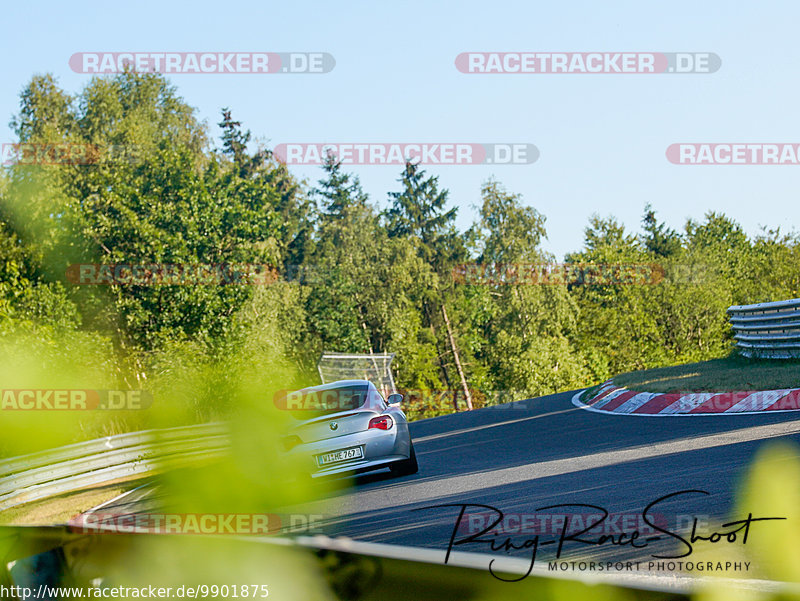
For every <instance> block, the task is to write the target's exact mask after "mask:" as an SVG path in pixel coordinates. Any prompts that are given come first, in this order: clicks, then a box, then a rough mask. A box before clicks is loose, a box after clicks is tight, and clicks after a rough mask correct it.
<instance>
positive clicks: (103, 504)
mask: <svg viewBox="0 0 800 601" xmlns="http://www.w3.org/2000/svg"><path fill="white" fill-rule="evenodd" d="M150 485H151V484H150V483H148V484H142V485H141V486H137V487H136V488H132V489H130V490H126V491H125V492H124V493H122V494H121V495H117V496H116V497H114V498H113V499H109V500H108V501H106V502H105V503H100V505H97V506H96V507H92V508H91V509H88V510H86V511H84V512H83V513H81V514H79V515H91V514H93V513H94V512H95V511H97V510H98V509H102V508H103V507H106V506H108V505H111V504H112V503H116V502H117V501H119V500H120V499H124V498H125V497H127V496H128V495H130V494H132V493H135V492H136V491H137V490H139V489H142V488H144V487H145V486H150ZM76 517H77V516H76Z"/></svg>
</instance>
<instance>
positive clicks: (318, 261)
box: [0, 73, 800, 413]
mask: <svg viewBox="0 0 800 601" xmlns="http://www.w3.org/2000/svg"><path fill="white" fill-rule="evenodd" d="M218 125H219V128H220V129H219V130H218V132H217V135H218V138H217V139H218V140H219V141H220V144H221V145H220V146H219V147H216V146H215V144H214V134H213V133H210V132H209V131H207V126H206V125H205V124H203V123H200V122H199V121H198V120H197V118H196V115H195V111H194V110H193V109H192V108H191V107H190V106H189V105H188V104H187V103H186V102H185V101H184V100H183V99H182V98H180V97H179V96H178V95H177V93H176V90H175V89H174V88H173V87H171V86H170V85H169V83H168V82H167V81H166V80H165V79H163V78H162V77H161V76H158V75H153V74H144V75H143V74H134V73H126V74H122V75H119V76H116V77H113V78H95V79H93V80H92V81H91V82H90V83H89V84H88V85H87V87H86V88H85V89H84V90H83V91H82V92H80V93H79V94H77V95H74V96H73V95H70V94H68V93H67V92H65V91H63V90H61V89H59V87H58V86H57V84H56V82H55V81H54V80H53V78H52V77H50V76H37V77H34V78H33V79H32V81H31V82H30V84H29V85H28V86H27V87H26V89H25V90H24V91H23V93H22V94H21V100H20V110H19V113H18V114H17V115H16V116H15V117H14V118H13V119H12V127H13V128H14V130H15V132H16V134H17V136H18V137H19V142H21V143H23V144H31V145H40V146H41V145H45V144H58V143H70V144H75V145H90V147H91V148H93V149H94V152H95V155H94V156H95V160H93V161H91V162H89V164H64V163H63V162H62V163H60V164H58V162H56V163H57V164H26V162H25V161H22V162H21V163H19V164H16V165H11V166H7V167H5V168H4V169H2V170H0V334H2V335H3V336H4V337H6V338H8V337H13V338H15V339H16V340H19V339H27V340H30V341H32V342H31V344H33V345H42V346H43V347H45V348H46V347H48V344H49V345H50V347H55V346H57V347H58V348H59V350H61V351H63V352H78V351H77V350H75V349H86V348H95V349H98V353H99V354H100V355H101V356H102V357H103V359H102V360H103V361H110V362H111V363H113V366H114V367H113V369H114V370H115V371H114V374H115V375H114V377H115V378H116V379H117V381H118V382H119V383H120V384H124V385H128V386H133V385H143V383H146V382H148V381H153V378H157V377H158V375H159V374H160V373H163V372H165V371H169V370H174V369H175V365H174V362H175V361H178V360H179V358H180V357H184V356H192V357H193V358H194V359H195V360H196V359H198V358H202V360H203V361H207V362H209V363H210V364H219V365H227V363H226V361H227V360H228V358H230V357H232V356H238V357H248V356H251V357H254V358H255V357H258V360H259V361H266V362H269V363H270V365H274V364H280V365H282V366H292V368H293V369H294V370H295V371H296V372H297V373H298V374H299V376H298V382H299V381H303V382H310V381H312V379H313V374H314V373H315V365H316V361H317V358H318V357H319V354H320V353H321V352H322V351H323V350H325V351H339V352H361V353H364V352H370V351H374V352H383V351H388V352H394V353H397V357H396V360H395V363H394V368H395V370H396V380H397V382H398V384H399V386H400V387H401V388H405V389H431V390H452V391H457V392H458V394H459V395H460V396H461V398H462V399H464V398H465V396H471V397H472V400H473V402H474V404H475V405H476V406H480V405H481V404H485V403H492V402H499V401H503V400H510V398H511V397H516V398H520V397H523V398H524V396H533V395H542V394H546V393H551V392H556V391H560V390H568V389H572V388H577V387H580V386H583V385H588V384H592V383H595V382H597V381H600V380H602V379H605V378H607V377H609V376H611V375H613V374H615V373H619V372H624V371H629V370H633V369H639V368H645V367H654V366H665V365H671V364H677V363H682V362H689V361H697V360H703V359H709V358H715V357H721V356H725V355H726V354H727V353H728V352H729V350H730V332H729V328H728V326H727V321H726V315H725V308H726V307H728V306H729V305H731V304H737V303H750V302H759V301H767V300H778V299H784V298H793V297H797V296H799V295H800V294H799V293H800V269H798V266H800V246H798V238H797V237H796V236H795V235H794V234H789V235H787V234H784V233H781V232H779V231H763V232H762V234H761V235H759V236H756V237H748V236H747V235H746V234H745V233H744V232H743V231H742V228H741V227H740V226H739V225H738V224H737V223H735V222H734V221H732V220H731V219H730V218H728V217H726V216H725V215H721V214H716V213H709V214H708V215H707V216H706V217H705V219H704V220H703V221H702V222H694V221H689V222H688V223H687V224H686V226H685V228H684V229H683V231H680V232H679V231H674V230H671V229H669V228H667V227H666V226H665V225H664V224H663V223H661V222H659V220H658V217H657V214H656V213H655V211H654V210H653V209H652V208H651V207H650V206H649V205H644V216H643V220H642V228H641V231H640V232H638V233H635V232H629V231H626V230H625V228H624V227H623V226H622V225H620V224H619V223H618V222H617V221H616V220H615V219H614V218H613V217H600V216H595V217H593V218H592V219H591V220H590V223H589V224H588V226H587V227H586V229H585V242H584V246H583V248H582V249H580V250H579V251H577V252H575V253H573V254H571V255H569V256H568V257H567V262H568V263H573V264H576V265H586V264H589V265H619V264H622V265H638V264H645V265H650V264H657V265H659V266H660V267H659V270H663V278H661V277H659V278H656V280H658V281H647V282H644V283H642V282H639V283H633V284H631V283H614V282H611V283H608V282H606V283H603V282H597V281H594V282H590V283H586V282H584V283H580V282H577V281H566V282H565V283H560V284H559V283H548V284H532V283H530V282H528V283H516V284H515V283H513V282H510V281H509V280H506V281H498V280H497V279H494V280H493V281H492V282H490V283H484V284H476V283H475V282H474V281H472V280H466V281H465V280H464V279H463V278H461V279H460V278H458V277H455V276H454V274H457V273H458V272H459V270H460V269H463V266H464V265H465V264H474V263H478V264H481V265H484V266H486V265H497V264H501V265H508V264H523V265H532V264H544V263H552V262H553V260H554V259H553V257H550V256H548V255H547V254H546V253H545V252H543V251H542V249H541V241H542V239H543V238H545V237H546V227H545V216H544V215H542V214H540V213H539V212H538V211H536V210H535V209H534V208H531V207H530V206H527V205H526V203H525V202H524V201H523V199H522V198H520V197H519V196H518V195H516V194H513V193H511V192H509V191H507V190H506V189H505V188H504V187H503V185H502V184H501V183H500V182H497V181H488V182H486V184H485V185H484V187H483V189H482V191H481V194H482V205H481V206H480V207H479V210H478V213H477V217H476V222H475V223H474V225H473V226H472V227H471V228H469V229H468V230H467V231H465V232H460V231H458V230H457V229H456V227H455V225H454V221H455V217H456V211H457V207H456V206H452V205H451V204H450V199H449V197H448V191H447V190H446V189H443V188H442V187H441V185H440V183H439V181H438V179H437V177H436V176H435V175H432V174H430V173H426V171H425V170H423V169H422V168H421V167H420V166H419V165H414V164H407V165H406V166H405V167H404V168H403V169H402V171H401V172H400V173H399V177H398V184H397V188H396V190H392V191H388V198H387V199H386V202H385V203H381V204H383V205H384V206H386V207H387V208H386V209H385V210H383V211H382V210H380V209H379V208H378V205H377V204H376V203H375V202H373V201H372V200H371V199H370V198H369V197H368V196H367V195H366V194H365V193H364V191H363V190H362V188H361V186H360V184H359V181H358V178H356V177H354V176H353V175H352V174H350V173H347V172H346V171H345V170H344V169H343V167H342V165H340V164H339V163H337V162H336V160H335V159H334V158H333V157H329V159H328V161H327V162H326V164H325V165H324V167H323V168H322V170H321V173H320V181H319V182H318V184H317V185H316V186H309V185H305V184H303V183H301V182H298V181H297V180H296V179H295V178H294V177H293V176H292V175H291V174H290V173H289V172H288V171H287V169H286V167H285V166H284V165H282V164H281V163H280V162H278V161H276V160H275V159H274V158H273V157H272V155H271V152H270V150H269V149H268V148H257V149H252V148H251V146H252V144H250V133H249V132H248V131H245V130H243V129H242V126H241V124H240V123H238V122H236V121H234V119H233V117H232V116H231V111H229V110H228V109H223V110H222V111H221V122H220V123H219V124H218ZM119 149H124V152H120V151H119ZM87 263H91V264H112V265H113V264H121V263H123V264H152V263H163V264H182V265H190V264H245V263H247V264H260V265H270V266H274V268H275V269H276V271H277V273H278V275H279V277H278V278H277V279H276V280H275V281H272V282H271V283H270V284H269V285H257V286H247V285H193V286H179V285H153V286H145V285H138V286H137V285H110V286H109V285H86V286H81V285H75V284H74V283H72V282H70V281H69V279H68V278H67V277H66V276H65V274H66V273H67V269H68V267H69V266H70V265H72V264H87ZM659 273H661V271H659ZM501 279H502V278H501ZM64 340H71V341H74V344H75V349H70V348H69V344H66V346H64V343H63V341H64ZM55 341H58V342H55ZM100 349H102V351H101V350H100ZM53 352H55V351H53ZM80 352H85V350H81V351H80ZM110 357H113V359H110ZM229 367H230V369H231V370H232V371H233V372H235V371H236V369H237V368H236V366H235V365H234V366H229ZM252 367H253V366H250V368H252ZM264 367H265V368H268V367H269V366H268V365H264ZM298 382H292V383H289V384H287V385H294V384H297V383H298ZM215 402H220V403H221V402H223V401H220V400H219V395H216V396H211V395H210V396H209V398H208V403H212V404H213V403H215ZM460 406H461V407H462V408H463V407H464V406H465V405H464V403H462V404H461V405H460ZM451 407H452V403H451V404H449V405H448V404H444V405H442V406H440V407H439V408H438V409H437V411H444V410H449V409H450V408H451ZM206 409H207V407H206ZM212 413H213V412H212Z"/></svg>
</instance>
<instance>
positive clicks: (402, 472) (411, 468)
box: [389, 443, 419, 476]
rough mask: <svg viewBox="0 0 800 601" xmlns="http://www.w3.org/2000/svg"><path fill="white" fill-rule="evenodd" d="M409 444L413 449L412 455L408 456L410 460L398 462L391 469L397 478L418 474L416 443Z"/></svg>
mask: <svg viewBox="0 0 800 601" xmlns="http://www.w3.org/2000/svg"><path fill="white" fill-rule="evenodd" d="M409 444H410V448H411V454H410V455H409V456H408V459H406V460H405V461H398V462H397V463H395V464H393V465H392V466H391V467H390V468H389V469H390V470H392V473H393V474H395V475H397V476H410V475H411V474H416V473H417V472H418V471H419V465H418V464H417V453H416V451H414V443H409Z"/></svg>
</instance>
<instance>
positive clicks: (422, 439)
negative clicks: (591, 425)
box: [412, 407, 577, 442]
mask: <svg viewBox="0 0 800 601" xmlns="http://www.w3.org/2000/svg"><path fill="white" fill-rule="evenodd" d="M575 409H577V407H576V408H575ZM575 409H561V410H559V411H551V412H550V413H540V414H539V415H531V416H529V417H521V418H519V419H512V420H508V421H505V422H498V423H496V424H487V425H485V426H475V427H474V428H464V429H462V430H453V431H452V432H442V433H441V434H429V435H428V436H420V437H419V438H416V437H414V438H412V440H413V441H414V442H427V441H429V440H436V439H439V438H447V437H448V436H458V435H459V434H466V433H468V432H477V431H478V430H486V429H488V428H497V427H499V426H507V425H508V424H517V423H519V422H526V421H528V420H531V419H538V418H540V417H547V416H549V415H556V414H558V413H569V412H570V411H575Z"/></svg>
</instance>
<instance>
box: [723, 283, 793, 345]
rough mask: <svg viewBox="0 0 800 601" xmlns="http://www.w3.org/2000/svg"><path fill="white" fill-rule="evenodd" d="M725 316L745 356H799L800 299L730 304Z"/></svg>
mask: <svg viewBox="0 0 800 601" xmlns="http://www.w3.org/2000/svg"><path fill="white" fill-rule="evenodd" d="M728 316H729V319H730V322H731V327H732V328H733V331H734V338H735V339H736V346H737V348H738V350H739V353H740V354H742V355H744V356H745V357H753V358H766V359H793V358H800V299H798V298H795V299H791V300H785V301H778V302H775V303H758V304H755V305H733V306H732V307H728Z"/></svg>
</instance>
